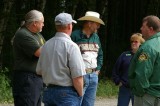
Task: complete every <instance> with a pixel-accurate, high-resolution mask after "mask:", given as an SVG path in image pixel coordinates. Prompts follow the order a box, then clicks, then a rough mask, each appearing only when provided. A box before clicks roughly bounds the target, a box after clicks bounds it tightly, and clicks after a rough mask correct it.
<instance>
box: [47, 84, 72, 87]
mask: <svg viewBox="0 0 160 106" xmlns="http://www.w3.org/2000/svg"><path fill="white" fill-rule="evenodd" d="M46 87H48V88H54V87H73V86H60V85H54V84H48V85H46Z"/></svg>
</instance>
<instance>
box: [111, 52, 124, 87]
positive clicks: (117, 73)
mask: <svg viewBox="0 0 160 106" xmlns="http://www.w3.org/2000/svg"><path fill="white" fill-rule="evenodd" d="M122 58H123V53H122V54H121V55H120V56H119V57H118V59H117V61H116V63H115V65H114V68H113V70H112V79H113V81H114V83H115V84H116V85H118V84H119V82H120V74H121V72H120V70H121V64H122Z"/></svg>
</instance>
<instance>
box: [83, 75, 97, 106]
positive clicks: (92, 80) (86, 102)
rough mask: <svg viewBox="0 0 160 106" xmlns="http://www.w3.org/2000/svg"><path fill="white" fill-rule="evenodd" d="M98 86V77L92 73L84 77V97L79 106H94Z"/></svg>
mask: <svg viewBox="0 0 160 106" xmlns="http://www.w3.org/2000/svg"><path fill="white" fill-rule="evenodd" d="M97 85H98V75H97V74H96V73H95V72H93V73H91V74H86V75H85V76H84V91H83V92H84V95H83V99H82V103H81V106H94V102H95V99H96V91H97Z"/></svg>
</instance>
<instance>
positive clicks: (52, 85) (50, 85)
mask: <svg viewBox="0 0 160 106" xmlns="http://www.w3.org/2000/svg"><path fill="white" fill-rule="evenodd" d="M47 87H49V88H53V87H60V86H59V85H54V84H49V85H47Z"/></svg>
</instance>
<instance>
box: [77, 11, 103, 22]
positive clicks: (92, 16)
mask: <svg viewBox="0 0 160 106" xmlns="http://www.w3.org/2000/svg"><path fill="white" fill-rule="evenodd" d="M78 20H80V21H84V20H87V21H93V22H97V23H100V24H102V25H105V24H104V22H103V21H102V20H101V19H100V14H99V13H97V12H93V11H87V12H86V14H85V16H84V17H81V18H79V19H78Z"/></svg>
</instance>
